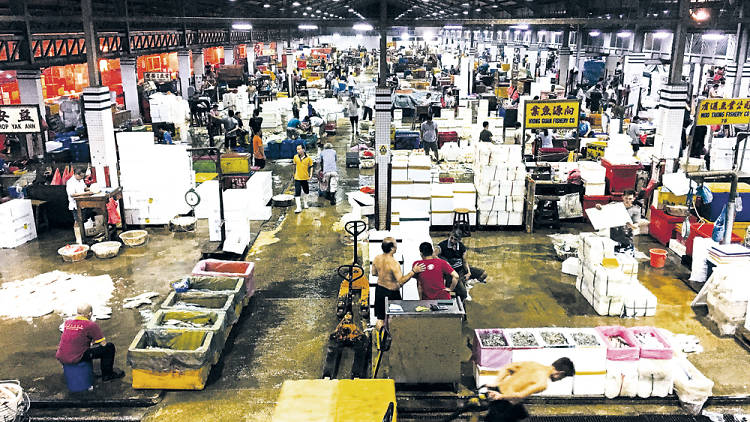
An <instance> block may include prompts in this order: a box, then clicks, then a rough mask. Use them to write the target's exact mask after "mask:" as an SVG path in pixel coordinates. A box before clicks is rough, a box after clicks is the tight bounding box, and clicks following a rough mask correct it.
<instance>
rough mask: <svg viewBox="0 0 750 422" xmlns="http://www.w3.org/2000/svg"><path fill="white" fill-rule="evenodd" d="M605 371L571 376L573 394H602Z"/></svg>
mask: <svg viewBox="0 0 750 422" xmlns="http://www.w3.org/2000/svg"><path fill="white" fill-rule="evenodd" d="M606 377H607V375H606V373H603V374H593V375H576V376H574V377H573V395H574V396H603V395H604V386H605V381H606Z"/></svg>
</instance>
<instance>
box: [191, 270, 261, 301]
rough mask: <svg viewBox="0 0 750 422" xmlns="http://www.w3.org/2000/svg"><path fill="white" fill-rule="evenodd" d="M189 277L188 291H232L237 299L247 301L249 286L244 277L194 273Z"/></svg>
mask: <svg viewBox="0 0 750 422" xmlns="http://www.w3.org/2000/svg"><path fill="white" fill-rule="evenodd" d="M187 279H188V284H189V285H190V287H189V288H188V290H187V291H188V292H204V293H231V294H233V295H234V296H235V298H234V299H235V301H237V302H242V303H243V304H244V303H246V300H247V297H248V296H247V287H246V285H245V279H244V278H242V277H229V276H206V275H194V276H190V277H187ZM178 281H179V280H178Z"/></svg>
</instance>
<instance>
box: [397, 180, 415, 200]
mask: <svg viewBox="0 0 750 422" xmlns="http://www.w3.org/2000/svg"><path fill="white" fill-rule="evenodd" d="M413 183H414V182H412V181H410V180H407V181H400V180H399V181H397V180H393V181H391V197H399V198H407V197H408V196H409V195H410V194H411V193H412V190H413V189H412V185H413Z"/></svg>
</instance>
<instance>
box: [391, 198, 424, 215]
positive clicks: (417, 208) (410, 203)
mask: <svg viewBox="0 0 750 422" xmlns="http://www.w3.org/2000/svg"><path fill="white" fill-rule="evenodd" d="M399 211H400V213H401V217H403V216H404V212H419V213H422V212H424V213H428V214H429V213H430V198H413V197H409V198H408V199H406V200H405V201H403V202H402V203H401V208H400V209H399Z"/></svg>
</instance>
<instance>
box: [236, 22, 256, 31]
mask: <svg viewBox="0 0 750 422" xmlns="http://www.w3.org/2000/svg"><path fill="white" fill-rule="evenodd" d="M232 29H238V30H240V31H249V30H251V29H253V26H252V25H250V24H249V23H233V24H232Z"/></svg>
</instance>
